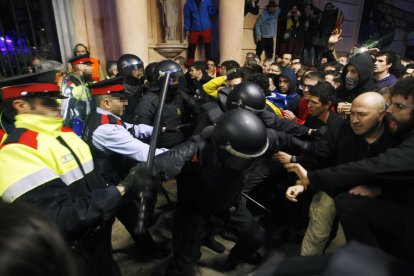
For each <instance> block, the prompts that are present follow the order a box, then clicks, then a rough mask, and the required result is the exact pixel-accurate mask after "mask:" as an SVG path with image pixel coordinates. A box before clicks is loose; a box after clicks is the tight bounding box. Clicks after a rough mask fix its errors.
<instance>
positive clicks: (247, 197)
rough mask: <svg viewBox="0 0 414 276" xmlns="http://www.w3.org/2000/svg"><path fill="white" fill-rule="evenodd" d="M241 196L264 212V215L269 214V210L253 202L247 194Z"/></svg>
mask: <svg viewBox="0 0 414 276" xmlns="http://www.w3.org/2000/svg"><path fill="white" fill-rule="evenodd" d="M241 195H242V197H244V198H245V199H247V200H248V201H250V202H252V203H253V204H254V205H256V206H258V207H259V208H260V209H262V210H263V211H266V213H268V214H270V210H269V209H267V208H266V207H265V206H263V205H262V204H260V203H259V202H257V201H256V200H254V199H253V198H251V197H250V196H248V195H247V194H245V193H241Z"/></svg>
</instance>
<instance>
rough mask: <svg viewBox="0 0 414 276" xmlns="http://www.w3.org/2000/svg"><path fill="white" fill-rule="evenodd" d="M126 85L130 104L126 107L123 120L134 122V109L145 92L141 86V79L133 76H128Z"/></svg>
mask: <svg viewBox="0 0 414 276" xmlns="http://www.w3.org/2000/svg"><path fill="white" fill-rule="evenodd" d="M124 87H125V94H126V96H127V98H128V105H127V106H126V107H125V112H124V114H123V115H122V120H123V121H124V122H127V123H133V119H134V110H135V107H136V106H137V105H138V102H139V101H140V100H141V98H142V95H143V94H144V90H143V87H142V86H141V82H140V80H138V79H135V78H132V77H129V78H126V80H125V83H124Z"/></svg>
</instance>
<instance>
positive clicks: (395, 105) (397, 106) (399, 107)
mask: <svg viewBox="0 0 414 276" xmlns="http://www.w3.org/2000/svg"><path fill="white" fill-rule="evenodd" d="M391 107H392V108H394V110H395V111H396V112H400V111H402V110H404V109H407V108H414V106H406V105H404V104H400V103H390V104H389V105H388V106H387V109H389V108H391Z"/></svg>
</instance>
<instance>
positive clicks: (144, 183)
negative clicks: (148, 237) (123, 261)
mask: <svg viewBox="0 0 414 276" xmlns="http://www.w3.org/2000/svg"><path fill="white" fill-rule="evenodd" d="M157 175H158V173H157V172H156V170H150V169H148V168H147V167H146V164H145V163H140V164H138V165H136V166H135V167H133V168H132V169H131V171H130V173H129V174H128V176H127V177H126V179H125V180H126V181H125V182H126V183H127V184H126V186H127V185H128V186H130V187H131V188H130V190H129V191H130V192H132V193H133V194H134V195H136V203H137V207H138V213H137V216H138V219H137V225H136V226H135V229H134V231H135V234H136V235H144V234H145V233H147V227H148V225H149V223H150V221H151V218H152V217H153V213H154V208H155V205H156V201H157V193H158V188H159V187H160V185H161V180H160V179H159V177H157ZM131 179H132V184H129V183H128V182H129V181H131ZM127 191H128V189H127Z"/></svg>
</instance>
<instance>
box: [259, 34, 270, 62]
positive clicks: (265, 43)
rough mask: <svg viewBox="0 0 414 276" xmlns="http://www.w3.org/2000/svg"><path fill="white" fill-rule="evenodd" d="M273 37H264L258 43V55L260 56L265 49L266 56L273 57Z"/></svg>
mask: <svg viewBox="0 0 414 276" xmlns="http://www.w3.org/2000/svg"><path fill="white" fill-rule="evenodd" d="M273 43H274V42H273V37H270V38H265V37H262V39H261V40H260V41H258V42H257V45H256V55H257V56H258V57H259V58H260V56H261V55H262V53H263V51H265V55H266V58H273Z"/></svg>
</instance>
